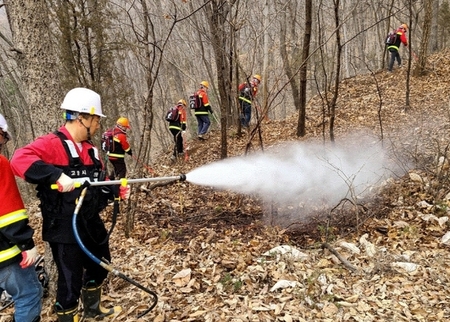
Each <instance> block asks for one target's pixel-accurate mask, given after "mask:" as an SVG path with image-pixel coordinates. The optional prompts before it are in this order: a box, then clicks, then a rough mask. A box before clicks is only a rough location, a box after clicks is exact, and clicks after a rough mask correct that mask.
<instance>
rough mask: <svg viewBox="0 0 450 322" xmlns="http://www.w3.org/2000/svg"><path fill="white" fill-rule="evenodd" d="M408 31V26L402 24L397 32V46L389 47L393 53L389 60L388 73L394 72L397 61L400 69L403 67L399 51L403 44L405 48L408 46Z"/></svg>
mask: <svg viewBox="0 0 450 322" xmlns="http://www.w3.org/2000/svg"><path fill="white" fill-rule="evenodd" d="M407 31H408V26H407V25H406V24H402V25H401V26H400V27H398V29H397V30H396V31H395V33H396V34H397V38H396V40H395V44H393V45H390V46H389V47H388V50H389V52H390V53H391V57H390V59H389V66H388V71H390V72H392V69H393V68H394V63H395V61H396V60H397V64H398V67H401V66H402V58H401V57H400V53H399V49H400V45H401V44H403V45H405V47H407V46H408V39H406V32H407Z"/></svg>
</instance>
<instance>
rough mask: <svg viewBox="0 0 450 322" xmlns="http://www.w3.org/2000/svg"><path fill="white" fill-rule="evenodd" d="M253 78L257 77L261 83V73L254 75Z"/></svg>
mask: <svg viewBox="0 0 450 322" xmlns="http://www.w3.org/2000/svg"><path fill="white" fill-rule="evenodd" d="M253 78H255V79H257V80H258V82H260V83H261V75H258V74H256V75H254V76H253Z"/></svg>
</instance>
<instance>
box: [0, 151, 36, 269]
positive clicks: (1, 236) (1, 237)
mask: <svg viewBox="0 0 450 322" xmlns="http://www.w3.org/2000/svg"><path fill="white" fill-rule="evenodd" d="M0 174H1V179H2V184H1V185H0V268H1V267H5V266H8V265H10V264H11V263H14V262H20V261H21V260H22V255H21V253H22V251H24V250H28V249H31V248H33V247H34V242H33V234H34V230H33V229H32V228H31V227H30V226H29V225H28V214H27V211H26V209H25V206H24V204H23V201H22V197H21V196H20V193H19V189H18V188H17V184H16V180H15V178H14V174H13V172H12V170H11V167H10V164H9V161H8V159H7V158H5V157H4V156H3V155H0Z"/></svg>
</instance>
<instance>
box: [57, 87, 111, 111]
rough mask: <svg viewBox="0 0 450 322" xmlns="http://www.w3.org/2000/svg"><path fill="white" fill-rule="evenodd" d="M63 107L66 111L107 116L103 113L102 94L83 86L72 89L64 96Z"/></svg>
mask: <svg viewBox="0 0 450 322" xmlns="http://www.w3.org/2000/svg"><path fill="white" fill-rule="evenodd" d="M61 108H62V109H63V110H66V111H72V112H78V113H85V114H90V115H98V116H100V117H106V116H105V115H103V113H102V103H101V101H100V95H98V94H97V93H96V92H94V91H92V90H90V89H87V88H82V87H77V88H74V89H71V90H70V91H69V92H68V93H67V94H66V97H64V101H63V102H62V104H61Z"/></svg>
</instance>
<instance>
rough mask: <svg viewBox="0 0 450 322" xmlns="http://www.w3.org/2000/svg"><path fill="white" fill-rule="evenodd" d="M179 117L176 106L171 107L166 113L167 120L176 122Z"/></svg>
mask: <svg viewBox="0 0 450 322" xmlns="http://www.w3.org/2000/svg"><path fill="white" fill-rule="evenodd" d="M179 119H180V113H178V108H177V107H176V106H174V107H171V108H170V109H169V110H168V111H167V113H166V121H167V122H178V120H179Z"/></svg>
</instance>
